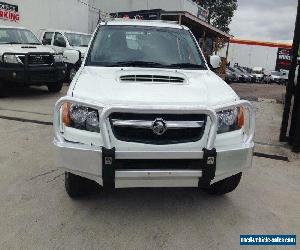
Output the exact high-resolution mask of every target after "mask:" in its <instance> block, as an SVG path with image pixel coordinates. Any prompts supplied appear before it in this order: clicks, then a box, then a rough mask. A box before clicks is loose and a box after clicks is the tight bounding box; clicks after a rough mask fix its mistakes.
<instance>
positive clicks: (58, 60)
mask: <svg viewBox="0 0 300 250" xmlns="http://www.w3.org/2000/svg"><path fill="white" fill-rule="evenodd" d="M54 61H55V62H56V63H61V62H63V55H62V54H57V55H54Z"/></svg>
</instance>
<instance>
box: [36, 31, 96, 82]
mask: <svg viewBox="0 0 300 250" xmlns="http://www.w3.org/2000/svg"><path fill="white" fill-rule="evenodd" d="M39 36H40V39H41V41H42V43H43V44H44V45H46V46H49V47H51V48H52V49H53V50H55V51H56V52H57V53H60V54H63V53H64V52H65V51H66V50H78V51H80V53H81V60H78V61H77V62H82V60H83V59H84V57H85V54H86V51H87V48H88V45H89V42H90V40H91V35H90V34H86V33H80V32H74V31H66V30H51V29H44V30H41V31H40V35H39ZM64 62H65V63H66V64H67V71H68V77H69V79H70V80H72V79H73V77H74V76H75V74H76V72H77V70H78V69H79V67H80V64H79V63H77V62H70V61H69V60H68V58H64Z"/></svg>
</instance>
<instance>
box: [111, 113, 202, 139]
mask: <svg viewBox="0 0 300 250" xmlns="http://www.w3.org/2000/svg"><path fill="white" fill-rule="evenodd" d="M206 118H207V117H206V115H204V114H134V113H113V114H111V115H110V117H109V119H110V124H111V127H112V131H113V133H114V136H115V137H116V138H117V139H118V140H121V141H127V142H137V143H145V144H156V145H164V144H177V143H187V142H195V141H198V140H200V139H201V138H202V136H203V133H204V129H205V124H206ZM157 119H159V120H163V121H164V122H165V124H166V131H165V132H164V133H163V134H161V135H158V134H156V133H154V131H153V128H152V127H151V126H149V124H150V125H151V124H153V123H154V121H156V120H157ZM116 121H118V122H116ZM120 121H121V123H120ZM129 121H130V122H129ZM124 122H125V125H124ZM126 122H129V125H126ZM121 124H123V125H124V126H120V125H121ZM168 124H169V125H170V128H168ZM176 124H179V125H180V124H182V126H179V127H178V128H176V127H175V126H176ZM195 124H199V126H194V125H195ZM171 125H172V126H171Z"/></svg>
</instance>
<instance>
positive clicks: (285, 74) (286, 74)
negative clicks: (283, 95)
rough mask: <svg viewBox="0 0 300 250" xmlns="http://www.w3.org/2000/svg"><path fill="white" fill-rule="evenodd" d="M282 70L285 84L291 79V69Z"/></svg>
mask: <svg viewBox="0 0 300 250" xmlns="http://www.w3.org/2000/svg"><path fill="white" fill-rule="evenodd" d="M280 72H281V73H282V79H283V84H284V85H287V83H288V81H289V71H288V70H281V71H280Z"/></svg>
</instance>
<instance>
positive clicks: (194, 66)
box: [168, 63, 207, 69]
mask: <svg viewBox="0 0 300 250" xmlns="http://www.w3.org/2000/svg"><path fill="white" fill-rule="evenodd" d="M168 66H169V67H171V68H178V69H207V68H206V67H205V66H204V65H200V64H194V63H176V64H170V65H168Z"/></svg>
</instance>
